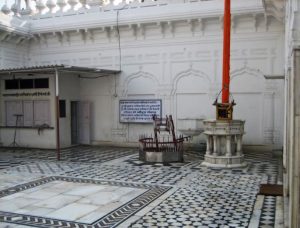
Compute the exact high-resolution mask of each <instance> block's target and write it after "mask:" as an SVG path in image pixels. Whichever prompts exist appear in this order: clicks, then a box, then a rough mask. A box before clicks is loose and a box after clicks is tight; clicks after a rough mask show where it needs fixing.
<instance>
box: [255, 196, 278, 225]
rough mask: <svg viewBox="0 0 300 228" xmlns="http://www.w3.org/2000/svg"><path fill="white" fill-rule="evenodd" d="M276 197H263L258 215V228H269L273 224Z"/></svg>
mask: <svg viewBox="0 0 300 228" xmlns="http://www.w3.org/2000/svg"><path fill="white" fill-rule="evenodd" d="M275 211H276V196H265V197H264V202H263V207H262V211H261V215H260V222H259V228H271V227H274V223H275Z"/></svg>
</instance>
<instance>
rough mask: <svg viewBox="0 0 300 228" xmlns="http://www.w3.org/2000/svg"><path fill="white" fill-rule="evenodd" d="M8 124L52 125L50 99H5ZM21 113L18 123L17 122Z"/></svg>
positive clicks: (28, 125) (26, 125) (27, 125)
mask: <svg viewBox="0 0 300 228" xmlns="http://www.w3.org/2000/svg"><path fill="white" fill-rule="evenodd" d="M5 110H6V126H16V124H17V126H25V127H34V126H40V125H42V124H47V125H50V102H49V100H34V101H32V100H17V101H15V100H12V101H5ZM17 115H19V118H18V123H16V120H17Z"/></svg>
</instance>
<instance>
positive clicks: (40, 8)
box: [35, 0, 46, 13]
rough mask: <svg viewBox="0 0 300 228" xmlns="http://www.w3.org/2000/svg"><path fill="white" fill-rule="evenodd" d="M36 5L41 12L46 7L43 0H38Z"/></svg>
mask: <svg viewBox="0 0 300 228" xmlns="http://www.w3.org/2000/svg"><path fill="white" fill-rule="evenodd" d="M35 7H36V8H37V10H38V11H39V13H42V11H43V10H44V9H45V8H46V6H45V3H44V1H43V0H38V1H37V3H36V6H35Z"/></svg>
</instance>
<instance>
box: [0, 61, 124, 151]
mask: <svg viewBox="0 0 300 228" xmlns="http://www.w3.org/2000/svg"><path fill="white" fill-rule="evenodd" d="M118 73H119V71H114V70H103V69H96V68H87V67H78V66H65V65H49V66H37V67H24V68H15V69H2V70H0V110H1V112H0V143H1V146H19V147H36V148H52V149H53V148H60V147H68V146H71V145H73V144H89V143H90V124H91V123H90V118H89V115H90V103H89V101H83V100H82V99H81V97H80V79H81V78H93V77H95V78H98V77H104V76H109V75H114V74H118Z"/></svg>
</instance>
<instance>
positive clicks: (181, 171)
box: [0, 146, 282, 228]
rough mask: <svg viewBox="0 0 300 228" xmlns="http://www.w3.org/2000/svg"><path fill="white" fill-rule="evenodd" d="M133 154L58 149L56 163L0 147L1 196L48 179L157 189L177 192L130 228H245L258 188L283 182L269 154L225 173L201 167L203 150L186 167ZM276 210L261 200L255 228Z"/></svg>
mask: <svg viewBox="0 0 300 228" xmlns="http://www.w3.org/2000/svg"><path fill="white" fill-rule="evenodd" d="M137 153H138V150H137V149H132V148H114V147H91V146H79V147H74V148H69V149H65V150H62V152H61V154H62V156H61V157H62V161H60V162H56V161H55V159H56V154H55V151H52V150H28V149H18V150H14V151H12V150H11V149H7V148H1V149H0V169H1V170H0V191H1V190H4V189H8V188H11V187H14V186H17V185H20V184H26V183H28V182H30V181H35V180H38V179H40V178H48V177H51V176H57V177H59V178H71V179H88V180H93V181H112V182H114V183H127V184H132V185H136V184H137V185H138V184H139V185H144V186H148V188H151V187H152V188H156V187H155V186H161V188H166V191H167V189H169V188H172V189H174V190H176V189H177V190H176V191H175V193H173V194H172V195H171V196H169V197H168V198H166V199H164V200H162V201H159V202H160V203H158V206H155V207H154V208H153V209H152V210H150V211H149V212H147V213H146V214H144V215H142V216H140V217H139V219H138V220H137V221H135V222H133V223H132V225H131V226H132V227H185V226H186V227H224V228H225V227H248V225H249V221H250V218H251V214H252V212H253V206H254V203H255V200H256V194H257V193H258V190H259V185H260V184H261V183H278V182H280V181H282V176H281V168H282V167H281V159H280V158H277V157H272V154H271V153H269V152H266V153H261V152H260V153H249V154H246V156H245V158H246V160H247V162H248V164H249V165H248V167H246V168H243V169H227V170H222V169H211V168H206V167H203V166H202V165H201V163H202V162H203V160H204V153H205V152H204V151H195V150H190V151H189V152H187V153H186V154H185V162H183V163H169V164H146V163H143V162H140V161H139V160H138V154H137ZM1 161H3V163H1ZM114 161H117V162H114ZM144 206H146V207H147V204H144ZM0 208H1V205H0ZM275 211H276V198H275V197H273V198H272V197H265V198H264V202H263V208H262V212H261V216H260V218H259V227H265V228H267V227H274V222H275ZM3 216H4V215H3ZM10 216H14V215H10ZM0 217H1V216H0ZM7 218H8V217H7ZM8 220H9V219H8ZM2 221H3V222H6V223H3V224H1V223H0V228H1V227H14V225H13V224H12V223H10V221H4V220H2ZM7 222H9V223H7ZM7 224H9V225H7ZM18 224H19V225H22V224H23V225H32V226H33V225H34V224H28V223H26V222H22V221H20V222H19V223H18ZM77 225H78V224H77ZM48 227H49V226H48ZM108 227H110V226H108Z"/></svg>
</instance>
